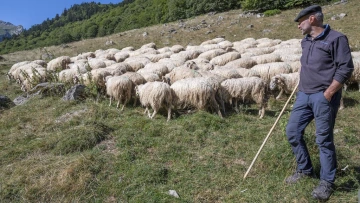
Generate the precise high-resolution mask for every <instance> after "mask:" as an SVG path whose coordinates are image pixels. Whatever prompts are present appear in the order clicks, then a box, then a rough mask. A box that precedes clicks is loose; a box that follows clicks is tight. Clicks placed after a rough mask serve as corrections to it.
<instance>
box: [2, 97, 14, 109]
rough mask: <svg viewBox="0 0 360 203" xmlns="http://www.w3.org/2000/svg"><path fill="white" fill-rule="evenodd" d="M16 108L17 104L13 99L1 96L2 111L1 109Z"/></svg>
mask: <svg viewBox="0 0 360 203" xmlns="http://www.w3.org/2000/svg"><path fill="white" fill-rule="evenodd" d="M13 106H15V103H14V102H13V101H11V99H10V98H9V97H7V96H4V95H0V110H1V109H9V108H11V107H13Z"/></svg>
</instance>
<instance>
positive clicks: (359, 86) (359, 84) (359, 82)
mask: <svg viewBox="0 0 360 203" xmlns="http://www.w3.org/2000/svg"><path fill="white" fill-rule="evenodd" d="M358 88H359V92H360V81H358Z"/></svg>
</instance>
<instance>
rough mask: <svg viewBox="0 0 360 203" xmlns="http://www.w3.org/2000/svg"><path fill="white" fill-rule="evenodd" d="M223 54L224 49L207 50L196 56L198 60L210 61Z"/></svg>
mask: <svg viewBox="0 0 360 203" xmlns="http://www.w3.org/2000/svg"><path fill="white" fill-rule="evenodd" d="M225 53H226V51H225V50H224V49H213V50H209V51H206V52H203V53H201V54H200V55H199V56H198V58H203V59H206V60H209V61H210V60H211V59H213V58H215V57H216V56H220V55H222V54H225Z"/></svg>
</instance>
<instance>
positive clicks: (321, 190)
mask: <svg viewBox="0 0 360 203" xmlns="http://www.w3.org/2000/svg"><path fill="white" fill-rule="evenodd" d="M333 192H334V186H333V184H331V183H329V182H327V181H325V180H321V181H320V184H319V185H318V186H317V187H316V188H315V189H314V190H313V191H312V193H311V195H312V196H313V198H315V199H318V200H328V199H329V197H330V196H331V194H332V193H333Z"/></svg>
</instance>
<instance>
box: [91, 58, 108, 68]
mask: <svg viewBox="0 0 360 203" xmlns="http://www.w3.org/2000/svg"><path fill="white" fill-rule="evenodd" d="M88 64H89V67H90V68H91V69H93V70H94V69H99V68H105V67H106V63H105V62H104V59H99V58H91V57H89V58H88Z"/></svg>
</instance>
